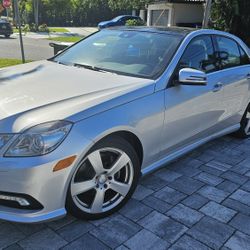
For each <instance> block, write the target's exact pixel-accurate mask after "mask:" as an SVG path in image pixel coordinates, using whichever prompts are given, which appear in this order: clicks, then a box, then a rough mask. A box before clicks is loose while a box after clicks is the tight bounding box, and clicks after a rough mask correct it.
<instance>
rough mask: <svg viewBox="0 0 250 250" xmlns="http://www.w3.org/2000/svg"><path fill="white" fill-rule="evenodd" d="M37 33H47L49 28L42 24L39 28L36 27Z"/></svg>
mask: <svg viewBox="0 0 250 250" xmlns="http://www.w3.org/2000/svg"><path fill="white" fill-rule="evenodd" d="M38 31H40V32H47V33H49V28H48V26H47V24H45V23H44V24H42V25H40V26H39V27H38Z"/></svg>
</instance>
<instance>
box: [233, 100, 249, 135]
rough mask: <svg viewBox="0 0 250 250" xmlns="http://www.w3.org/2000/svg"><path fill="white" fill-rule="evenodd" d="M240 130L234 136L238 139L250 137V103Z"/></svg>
mask: <svg viewBox="0 0 250 250" xmlns="http://www.w3.org/2000/svg"><path fill="white" fill-rule="evenodd" d="M240 125H241V126H240V129H239V130H238V131H237V132H236V133H234V134H233V135H234V136H236V137H238V138H243V139H244V138H249V137H250V103H249V105H248V107H247V109H246V111H245V113H244V115H243V117H242V119H241V122H240Z"/></svg>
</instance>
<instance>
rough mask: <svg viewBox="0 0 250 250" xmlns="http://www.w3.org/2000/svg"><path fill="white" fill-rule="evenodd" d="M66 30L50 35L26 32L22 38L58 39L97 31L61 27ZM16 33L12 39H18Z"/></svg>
mask: <svg viewBox="0 0 250 250" xmlns="http://www.w3.org/2000/svg"><path fill="white" fill-rule="evenodd" d="M63 28H65V29H67V30H68V31H69V32H51V33H49V34H48V33H45V32H37V33H36V32H28V33H26V34H25V33H23V36H24V37H27V38H32V39H48V38H53V37H60V36H88V35H90V34H92V33H94V32H96V31H97V30H98V29H97V28H93V27H78V28H75V27H63ZM18 36H19V34H18V33H14V34H13V37H18Z"/></svg>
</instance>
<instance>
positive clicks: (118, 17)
mask: <svg viewBox="0 0 250 250" xmlns="http://www.w3.org/2000/svg"><path fill="white" fill-rule="evenodd" d="M122 17H123V16H117V17H115V18H113V19H112V21H115V22H116V21H119V20H120V19H121V18H122Z"/></svg>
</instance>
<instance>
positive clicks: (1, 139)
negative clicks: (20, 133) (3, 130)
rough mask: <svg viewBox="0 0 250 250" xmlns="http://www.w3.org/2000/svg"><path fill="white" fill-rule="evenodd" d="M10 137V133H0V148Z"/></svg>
mask: <svg viewBox="0 0 250 250" xmlns="http://www.w3.org/2000/svg"><path fill="white" fill-rule="evenodd" d="M11 138H12V135H9V134H0V150H1V149H2V148H3V147H4V146H5V145H6V144H7V143H8V141H9V140H10V139H11Z"/></svg>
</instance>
